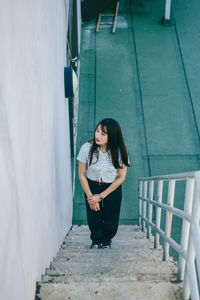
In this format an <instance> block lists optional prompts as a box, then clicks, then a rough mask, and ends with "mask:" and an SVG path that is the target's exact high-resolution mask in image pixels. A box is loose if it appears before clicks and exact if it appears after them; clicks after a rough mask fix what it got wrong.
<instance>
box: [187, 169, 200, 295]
mask: <svg viewBox="0 0 200 300" xmlns="http://www.w3.org/2000/svg"><path fill="white" fill-rule="evenodd" d="M195 179H196V181H195V189H194V198H193V205H192V218H191V225H190V233H189V241H188V249H187V262H186V271H185V277H184V284H183V298H184V299H185V300H186V299H189V297H190V293H191V298H192V299H198V297H199V295H198V294H199V293H198V282H197V277H195V276H193V278H192V279H193V280H192V279H190V281H189V276H188V269H189V268H190V269H193V270H195V267H194V264H195V247H194V241H193V239H194V238H195V237H193V236H192V224H197V225H198V226H199V215H200V172H198V173H197V174H196V176H195ZM192 275H193V274H192ZM191 284H192V286H191V287H190V285H191Z"/></svg>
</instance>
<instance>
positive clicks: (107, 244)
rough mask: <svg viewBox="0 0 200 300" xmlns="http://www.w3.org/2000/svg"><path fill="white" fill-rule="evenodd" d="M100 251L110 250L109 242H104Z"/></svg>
mask: <svg viewBox="0 0 200 300" xmlns="http://www.w3.org/2000/svg"><path fill="white" fill-rule="evenodd" d="M101 248H102V249H111V242H104V243H102V246H101Z"/></svg>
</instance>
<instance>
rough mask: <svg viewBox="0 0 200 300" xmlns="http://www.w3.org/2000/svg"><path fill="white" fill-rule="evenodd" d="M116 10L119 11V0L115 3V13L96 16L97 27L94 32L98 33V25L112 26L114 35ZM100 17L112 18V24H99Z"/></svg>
mask: <svg viewBox="0 0 200 300" xmlns="http://www.w3.org/2000/svg"><path fill="white" fill-rule="evenodd" d="M118 10H119V0H118V1H117V2H116V6H115V13H113V14H102V13H100V14H99V16H98V21H97V25H96V32H99V27H100V25H113V28H112V33H115V31H116V25H117V17H118ZM102 17H113V22H101V18H102Z"/></svg>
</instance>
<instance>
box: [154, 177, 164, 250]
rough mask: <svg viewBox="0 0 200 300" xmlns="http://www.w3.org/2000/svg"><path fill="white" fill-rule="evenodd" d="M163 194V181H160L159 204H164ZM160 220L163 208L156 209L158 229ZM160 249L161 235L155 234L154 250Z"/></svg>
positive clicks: (158, 187) (158, 188)
mask: <svg viewBox="0 0 200 300" xmlns="http://www.w3.org/2000/svg"><path fill="white" fill-rule="evenodd" d="M162 194H163V180H158V185H157V201H158V203H162ZM160 220H161V208H160V207H158V206H157V207H156V228H158V229H160ZM159 247H160V235H159V233H158V232H155V238H154V248H157V249H158V248H159Z"/></svg>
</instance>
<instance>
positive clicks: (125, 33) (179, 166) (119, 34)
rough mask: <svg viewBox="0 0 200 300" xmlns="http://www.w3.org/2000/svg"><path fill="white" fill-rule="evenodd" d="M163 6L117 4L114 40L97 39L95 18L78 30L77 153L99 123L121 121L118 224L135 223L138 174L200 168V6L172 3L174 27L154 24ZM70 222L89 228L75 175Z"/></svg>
mask: <svg viewBox="0 0 200 300" xmlns="http://www.w3.org/2000/svg"><path fill="white" fill-rule="evenodd" d="M164 4H165V1H164V0H162V1H161V0H121V1H120V6H119V17H118V21H117V29H116V34H114V35H113V34H112V33H111V28H110V26H107V25H106V26H104V27H101V28H100V32H99V33H97V34H96V32H95V25H96V20H92V21H91V22H89V23H87V24H86V25H84V26H83V27H82V42H81V57H80V59H81V69H80V98H79V116H78V140H77V152H78V151H79V149H80V146H81V145H82V144H83V143H84V142H86V141H87V140H89V139H90V138H92V137H93V132H94V128H95V125H96V124H97V122H99V121H100V120H101V119H103V118H105V117H112V118H114V119H116V120H117V121H118V122H119V123H120V125H121V127H122V130H123V134H124V137H125V141H126V144H127V147H128V150H129V155H130V160H131V167H130V168H129V169H128V175H127V179H126V182H125V183H124V185H123V204H122V209H121V215H120V223H121V224H135V223H137V219H138V178H139V177H141V176H149V175H161V174H171V173H180V172H186V171H193V170H197V169H199V168H200V147H199V146H200V134H199V131H200V101H199V95H200V82H199V79H200V31H199V28H200V2H199V1H198V0H191V1H189V2H188V1H187V0H174V1H172V5H173V7H172V20H173V21H174V24H173V25H172V26H163V25H160V24H159V22H158V21H159V20H160V19H161V18H162V16H163V15H164ZM77 166H78V163H77ZM175 201H176V202H177V203H175V204H176V205H177V206H178V207H182V205H183V195H182V189H181V185H180V187H179V188H178V189H177V191H176V197H175ZM174 220H175V218H174ZM73 222H74V224H85V223H86V211H85V200H84V196H83V192H82V189H81V186H80V183H79V181H78V177H77V172H76V182H75V195H74V219H73ZM177 222H178V221H177ZM177 227H178V223H177Z"/></svg>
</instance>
